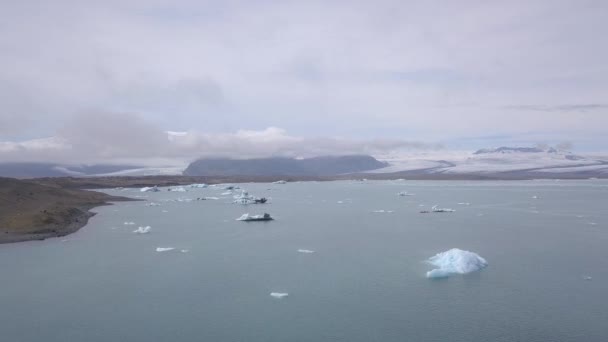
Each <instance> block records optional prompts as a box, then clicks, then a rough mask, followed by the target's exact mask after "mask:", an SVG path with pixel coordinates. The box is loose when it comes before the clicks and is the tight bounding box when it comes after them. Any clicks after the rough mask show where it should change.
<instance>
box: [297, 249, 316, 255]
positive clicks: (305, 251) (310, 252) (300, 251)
mask: <svg viewBox="0 0 608 342" xmlns="http://www.w3.org/2000/svg"><path fill="white" fill-rule="evenodd" d="M314 252H315V251H311V250H310V249H298V253H304V254H312V253H314Z"/></svg>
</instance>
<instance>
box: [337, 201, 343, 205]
mask: <svg viewBox="0 0 608 342" xmlns="http://www.w3.org/2000/svg"><path fill="white" fill-rule="evenodd" d="M336 203H338V204H343V203H344V201H338V202H336Z"/></svg>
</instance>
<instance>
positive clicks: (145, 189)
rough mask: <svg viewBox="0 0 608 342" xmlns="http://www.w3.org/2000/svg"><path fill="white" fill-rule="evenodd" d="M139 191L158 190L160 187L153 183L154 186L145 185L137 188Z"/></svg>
mask: <svg viewBox="0 0 608 342" xmlns="http://www.w3.org/2000/svg"><path fill="white" fill-rule="evenodd" d="M139 191H141V192H159V191H160V189H159V188H158V187H157V186H156V185H155V186H145V187H143V188H141V189H139Z"/></svg>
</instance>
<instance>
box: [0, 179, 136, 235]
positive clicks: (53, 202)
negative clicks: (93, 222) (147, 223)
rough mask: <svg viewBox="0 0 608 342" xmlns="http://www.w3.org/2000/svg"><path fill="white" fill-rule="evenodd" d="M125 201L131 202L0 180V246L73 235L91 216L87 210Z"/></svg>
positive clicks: (35, 184)
mask: <svg viewBox="0 0 608 342" xmlns="http://www.w3.org/2000/svg"><path fill="white" fill-rule="evenodd" d="M129 200H133V199H130V198H125V197H116V196H110V195H107V194H104V193H101V192H93V191H86V190H77V189H63V188H61V187H57V186H49V185H42V184H38V183H35V182H31V181H22V180H17V179H11V178H0V244H3V243H12V242H22V241H31V240H44V239H47V238H52V237H61V236H65V235H68V234H71V233H74V232H76V231H78V230H79V229H80V228H82V227H84V226H85V225H86V224H87V223H88V221H89V219H90V218H91V217H92V216H94V215H95V213H93V212H91V211H90V210H91V209H93V208H95V207H98V206H102V205H109V204H111V203H110V202H113V201H129Z"/></svg>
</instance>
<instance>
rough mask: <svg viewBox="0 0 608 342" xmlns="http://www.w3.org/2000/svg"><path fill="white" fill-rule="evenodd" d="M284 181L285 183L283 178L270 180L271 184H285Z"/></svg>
mask: <svg viewBox="0 0 608 342" xmlns="http://www.w3.org/2000/svg"><path fill="white" fill-rule="evenodd" d="M286 183H287V181H284V180H278V181H276V182H272V184H286Z"/></svg>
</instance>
